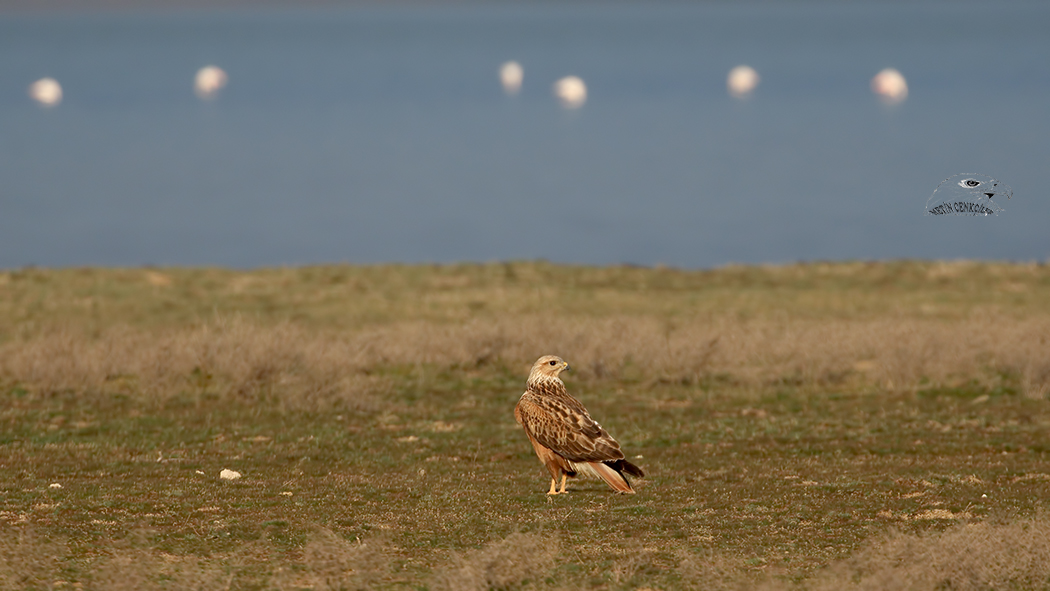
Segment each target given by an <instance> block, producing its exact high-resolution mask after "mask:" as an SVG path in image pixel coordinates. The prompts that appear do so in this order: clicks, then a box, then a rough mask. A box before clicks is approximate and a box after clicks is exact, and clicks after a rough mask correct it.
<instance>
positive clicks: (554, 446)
mask: <svg viewBox="0 0 1050 591" xmlns="http://www.w3.org/2000/svg"><path fill="white" fill-rule="evenodd" d="M567 369H569V364H568V363H565V361H563V360H562V358H561V357H555V356H554V355H545V356H543V357H540V358H539V359H538V360H537V361H536V363H535V364H533V366H532V371H531V372H530V373H529V379H528V382H526V385H525V393H524V394H522V395H521V399H520V400H519V401H518V405H517V406H516V407H514V418H515V419H517V421H518V424H519V425H521V426H522V427H524V428H525V434H526V435H528V436H529V441H531V442H532V447H533V448H534V449H535V450H536V455H537V456H539V458H540V463H542V464H543V465H544V466H545V467H546V468H547V470H548V471H549V472H550V474H551V489H550V491H549V492H548V493H547V494H549V495H556V494H560V493H564V492H565V479H566V478H567V477H569V476H572V477H576V475H577V474H580V473H585V474H591V475H593V476H597V477H598V478H601V479H602V480H604V481H605V483H606V484H608V485H609V486H610V487H612V489H613V490H615V491H616V492H618V493H623V494H634V489H633V488H631V483H630V482H629V481H628V480H627V477H626V476H625V475H624V473H625V472H626V473H627V474H630V475H631V476H637V477H639V478H641V477H644V476H645V473H644V472H642V469H641V468H639V467H638V466H635V465H634V464H632V463H630V462H628V461H627V460H625V459H624V457H623V452H622V451H620V444H619V443H617V442H616V440H615V439H613V438H612V436H611V435H609V433H608V432H606V430H605V429H603V428H602V426H601V425H599V424H598V423H597V421H595V420H594V419H592V418H591V415H590V414H588V413H587V409H586V408H584V407H583V404H581V403H580V401H579V400H576V399H575V398H573V397H572V396H569V394H568V392H566V391H565V384H564V383H563V382H562V381H561V378H559V377H558V374H559V373H561V372H562V371H565V370H567ZM558 477H561V490H558V489H557V484H558Z"/></svg>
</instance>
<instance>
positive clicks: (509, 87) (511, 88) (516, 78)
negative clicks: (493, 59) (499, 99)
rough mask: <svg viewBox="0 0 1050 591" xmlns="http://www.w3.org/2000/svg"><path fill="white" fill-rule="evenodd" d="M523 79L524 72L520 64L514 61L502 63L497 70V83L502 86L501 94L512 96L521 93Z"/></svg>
mask: <svg viewBox="0 0 1050 591" xmlns="http://www.w3.org/2000/svg"><path fill="white" fill-rule="evenodd" d="M524 79H525V70H523V69H522V67H521V64H519V63H518V62H515V61H510V62H506V63H504V64H503V65H502V66H500V68H499V81H500V84H502V85H503V92H505V93H507V94H508V95H509V96H514V95H516V94H518V92H519V91H521V83H522V80H524Z"/></svg>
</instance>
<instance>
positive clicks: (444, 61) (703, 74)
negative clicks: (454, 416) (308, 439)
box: [0, 1, 1050, 268]
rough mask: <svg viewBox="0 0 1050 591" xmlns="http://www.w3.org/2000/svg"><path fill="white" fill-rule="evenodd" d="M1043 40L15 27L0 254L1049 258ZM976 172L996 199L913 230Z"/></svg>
mask: <svg viewBox="0 0 1050 591" xmlns="http://www.w3.org/2000/svg"><path fill="white" fill-rule="evenodd" d="M1048 31H1050V3H1047V2H1030V3H1026V2H988V3H966V2H954V1H953V2H945V3H929V2H917V3H903V2H902V3H876V2H868V3H866V2H792V1H785V2H769V3H747V2H744V3H739V2H734V3H720V2H710V3H706V2H705V3H691V4H673V3H668V4H659V3H658V4H653V5H612V4H610V5H606V4H598V3H594V4H590V3H588V4H577V5H571V6H561V5H560V4H558V3H536V4H516V3H510V4H493V5H472V4H453V5H448V6H436V7H405V6H395V7H382V6H374V5H370V6H361V7H341V8H336V7H329V8H312V9H295V10H275V9H271V10H262V9H244V10H239V11H226V12H193V11H182V12H179V11H170V12H150V13H121V12H105V13H97V14H64V13H51V14H10V13H8V14H0V267H5V268H11V267H19V266H23V265H31V264H34V265H49V266H50V265H62V266H66V265H142V264H156V265H171V264H175V265H228V266H237V267H255V266H263V265H283V264H306V263H324V262H339V261H347V262H354V263H373V262H392V261H400V262H420V261H434V262H448V261H488V260H506V259H534V258H546V259H550V260H554V261H563V262H574V263H596V264H615V263H636V264H657V263H663V264H669V265H676V266H683V267H710V266H717V265H722V264H726V263H729V262H746V263H755V262H787V261H794V260H812V259H829V260H841V259H858V258H859V259H883V258H899V257H937V258H980V259H1012V260H1033V259H1036V260H1045V259H1047V257H1048V256H1050V229H1048V226H1050V223H1048V222H1050V203H1048V200H1047V199H1046V197H1047V190H1046V187H1047V185H1044V184H1043V181H1044V180H1047V179H1048V177H1050V33H1048ZM510 59H513V60H517V61H518V62H520V63H521V64H522V66H523V67H524V71H525V78H524V85H523V87H522V91H521V93H520V94H519V95H518V96H514V97H508V96H506V95H505V94H504V93H503V91H502V88H501V87H500V85H499V81H498V77H497V70H498V68H499V66H500V64H501V63H503V62H504V61H506V60H510ZM207 64H216V65H218V66H221V67H222V68H223V69H225V70H226V71H227V72H228V73H229V85H228V86H227V87H226V88H225V89H224V90H223V91H222V93H221V95H220V96H219V97H218V98H217V99H216V100H213V101H202V100H200V99H198V98H197V97H196V96H195V95H194V93H193V89H192V82H193V77H194V74H195V73H196V71H197V69H198V68H200V67H202V66H204V65H207ZM739 64H749V65H750V66H752V67H754V68H755V69H756V70H757V71H758V72H759V74H760V75H761V77H762V81H761V84H760V86H759V87H758V88H757V90H756V91H755V92H754V93H753V95H752V96H751V97H750V98H748V99H746V100H738V99H734V98H731V97H730V96H728V94H727V92H726V87H725V79H726V74H727V72H728V71H729V69H730V68H732V67H733V66H736V65H739ZM885 67H894V68H897V69H898V70H900V71H901V72H902V73H903V74H904V76H905V77H906V78H907V80H908V85H909V88H910V94H909V96H908V98H907V100H906V101H905V102H903V103H901V104H899V105H895V106H888V105H886V104H883V103H882V102H880V101H879V100H878V99H877V98H876V97H875V96H874V95H873V94H872V92H871V90H870V88H869V81H870V79H871V77H872V76H874V75H875V73H877V72H878V71H879V70H881V69H882V68H885ZM569 74H573V75H577V76H579V77H581V78H582V79H583V80H584V81H585V82H586V84H587V87H588V100H587V103H586V104H585V105H584V106H583V107H582V108H580V109H577V110H566V109H563V108H562V107H561V106H560V105H559V104H558V103H557V101H556V100H555V99H554V98H553V96H552V94H551V85H552V84H553V83H554V81H555V80H557V79H558V78H560V77H562V76H565V75H569ZM44 76H51V77H54V78H56V79H58V80H59V81H60V82H61V84H62V86H63V90H64V99H63V101H62V103H61V104H60V105H58V106H56V107H53V108H42V107H40V106H38V105H36V104H35V103H33V102H32V101H31V100H30V99H29V98H28V97H27V95H26V88H27V86H28V85H29V84H30V83H31V82H33V81H34V80H36V79H38V78H41V77H44ZM960 172H977V173H983V174H987V175H991V176H994V177H996V178H998V179H999V180H1000V181H1002V182H1005V183H1007V184H1009V185H1011V186H1012V187H1013V189H1014V196H1013V198H1012V199H1011V200H1009V201H1007V202H1005V203H1003V204H1002V205H1003V206H1004V207H1005V211H1004V212H1003V213H1002V214H1000V215H999V216H997V217H988V218H937V217H932V216H924V215H923V211H924V205H925V203H926V200H927V198H928V197H929V196H930V194H931V193H932V192H933V190H934V189H935V188H936V186H937V184H938V183H939V182H940V181H941V180H942V179H944V178H946V177H948V176H951V175H953V174H956V173H960Z"/></svg>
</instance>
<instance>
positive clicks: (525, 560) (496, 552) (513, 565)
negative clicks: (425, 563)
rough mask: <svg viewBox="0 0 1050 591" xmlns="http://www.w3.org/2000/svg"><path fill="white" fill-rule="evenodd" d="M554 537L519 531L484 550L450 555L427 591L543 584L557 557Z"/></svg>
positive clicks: (471, 589)
mask: <svg viewBox="0 0 1050 591" xmlns="http://www.w3.org/2000/svg"><path fill="white" fill-rule="evenodd" d="M558 549H559V547H558V541H557V538H555V537H553V536H550V535H547V536H544V535H541V534H524V533H520V532H516V533H512V534H511V535H509V536H507V537H506V538H503V539H502V540H496V541H494V542H491V543H489V544H487V545H486V546H485V547H484V548H481V549H479V550H474V551H472V552H468V553H466V554H465V555H462V556H458V555H457V556H453V558H452V562H451V564H450V565H448V566H447V567H445V568H443V569H440V570H438V572H437V573H436V574H435V577H434V580H433V581H432V583H431V588H432V589H435V590H437V591H485V590H487V589H514V588H518V587H521V586H522V585H525V584H527V583H530V582H532V583H537V584H538V585H539V586H545V585H544V579H545V578H546V577H547V576H549V574H550V571H551V569H552V568H553V567H554V564H555V559H556V557H557V556H558Z"/></svg>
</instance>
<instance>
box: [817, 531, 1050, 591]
mask: <svg viewBox="0 0 1050 591" xmlns="http://www.w3.org/2000/svg"><path fill="white" fill-rule="evenodd" d="M807 587H809V588H811V589H813V590H814V591H824V590H827V591H831V590H833V589H856V590H858V591H861V590H878V589H907V590H914V591H926V590H929V591H934V590H937V589H953V590H959V591H978V590H983V589H1046V588H1047V587H1050V518H1047V516H1046V515H1045V514H1041V515H1038V516H1036V517H1030V518H1021V519H1017V520H1013V521H1007V522H985V523H967V524H963V525H958V526H956V527H953V528H951V529H949V530H947V531H944V532H942V533H937V534H905V533H900V532H898V533H895V534H891V535H888V536H886V537H885V538H883V539H881V540H879V541H877V542H875V543H873V544H871V545H870V546H868V547H866V548H864V549H862V550H860V551H859V552H857V553H856V555H854V556H852V557H850V558H849V559H847V560H844V561H842V562H841V563H838V564H835V565H833V566H832V567H830V568H829V569H828V572H827V573H826V574H822V575H821V576H818V577H816V578H815V580H814V581H812V583H811V584H809V585H807Z"/></svg>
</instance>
